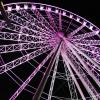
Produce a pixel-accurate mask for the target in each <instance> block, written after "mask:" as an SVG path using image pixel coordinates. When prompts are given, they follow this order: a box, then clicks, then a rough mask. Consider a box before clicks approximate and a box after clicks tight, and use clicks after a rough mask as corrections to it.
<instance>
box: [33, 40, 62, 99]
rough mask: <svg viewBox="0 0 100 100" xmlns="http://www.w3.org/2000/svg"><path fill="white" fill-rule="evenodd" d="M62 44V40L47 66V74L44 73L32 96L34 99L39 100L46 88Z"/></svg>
mask: <svg viewBox="0 0 100 100" xmlns="http://www.w3.org/2000/svg"><path fill="white" fill-rule="evenodd" d="M61 44H62V41H60V43H59V44H58V45H57V48H56V51H55V53H54V54H53V56H52V57H51V60H50V62H49V65H48V67H47V69H46V71H45V74H44V76H43V78H42V80H41V82H40V84H39V87H38V89H37V91H36V93H35V95H34V96H33V98H32V99H33V100H39V99H40V96H41V94H42V92H43V90H44V87H45V84H46V82H47V80H48V77H49V74H50V72H51V70H52V67H53V65H54V63H55V61H56V58H57V56H58V54H59V52H60V48H61Z"/></svg>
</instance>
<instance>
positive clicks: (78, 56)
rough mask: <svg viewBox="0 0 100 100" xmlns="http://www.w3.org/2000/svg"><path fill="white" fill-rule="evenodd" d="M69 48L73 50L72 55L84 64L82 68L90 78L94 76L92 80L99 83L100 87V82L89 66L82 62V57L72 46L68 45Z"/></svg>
mask: <svg viewBox="0 0 100 100" xmlns="http://www.w3.org/2000/svg"><path fill="white" fill-rule="evenodd" d="M68 47H69V48H70V49H71V51H72V53H73V54H74V55H75V56H76V57H77V59H78V60H79V62H80V63H81V64H82V66H83V67H84V68H85V69H86V70H87V72H88V74H89V75H90V76H92V78H93V79H94V81H95V82H96V83H97V85H98V86H99V87H100V82H99V81H98V80H97V78H96V77H95V76H94V75H93V73H92V72H91V70H90V69H89V68H88V66H87V64H86V63H85V62H84V61H83V60H82V58H81V57H80V55H79V54H78V53H77V52H76V51H75V50H74V49H73V48H72V47H71V44H69V45H68Z"/></svg>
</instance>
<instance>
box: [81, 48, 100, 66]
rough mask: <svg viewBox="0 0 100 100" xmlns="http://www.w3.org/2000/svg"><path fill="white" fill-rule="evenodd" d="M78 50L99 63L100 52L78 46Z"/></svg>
mask: <svg viewBox="0 0 100 100" xmlns="http://www.w3.org/2000/svg"><path fill="white" fill-rule="evenodd" d="M80 50H81V51H82V52H84V53H85V54H86V55H87V56H89V57H90V58H91V59H93V60H94V61H95V62H97V63H98V64H99V63H100V54H98V53H96V52H94V51H89V50H87V49H84V48H80Z"/></svg>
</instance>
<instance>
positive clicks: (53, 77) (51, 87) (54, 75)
mask: <svg viewBox="0 0 100 100" xmlns="http://www.w3.org/2000/svg"><path fill="white" fill-rule="evenodd" d="M60 49H61V48H60ZM60 49H59V51H58V54H57V58H56V61H55V66H54V71H53V76H52V80H51V85H50V90H49V94H48V100H51V98H52V93H53V88H54V83H55V78H56V73H57V67H58V62H59V56H60Z"/></svg>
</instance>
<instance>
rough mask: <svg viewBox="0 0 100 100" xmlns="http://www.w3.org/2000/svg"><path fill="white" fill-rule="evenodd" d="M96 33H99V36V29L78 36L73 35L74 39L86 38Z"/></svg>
mask: <svg viewBox="0 0 100 100" xmlns="http://www.w3.org/2000/svg"><path fill="white" fill-rule="evenodd" d="M95 35H97V36H98V35H99V34H98V31H93V32H88V33H84V34H80V35H76V36H73V37H72V39H85V38H88V37H92V36H95Z"/></svg>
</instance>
